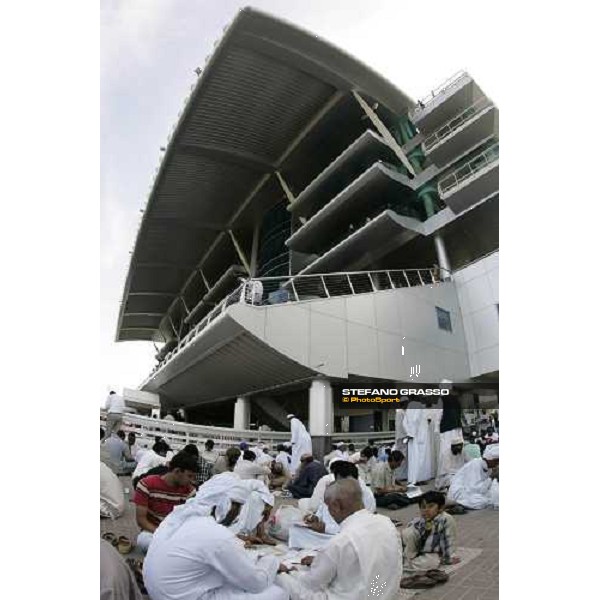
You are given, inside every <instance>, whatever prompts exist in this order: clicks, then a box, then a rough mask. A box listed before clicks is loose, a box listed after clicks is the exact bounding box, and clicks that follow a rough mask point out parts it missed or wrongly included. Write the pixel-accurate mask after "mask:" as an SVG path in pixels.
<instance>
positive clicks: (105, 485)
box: [100, 462, 125, 519]
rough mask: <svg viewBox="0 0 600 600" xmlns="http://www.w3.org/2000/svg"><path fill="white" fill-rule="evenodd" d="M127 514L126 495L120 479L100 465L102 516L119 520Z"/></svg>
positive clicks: (103, 465) (102, 464)
mask: <svg viewBox="0 0 600 600" xmlns="http://www.w3.org/2000/svg"><path fill="white" fill-rule="evenodd" d="M124 512H125V494H124V493H123V486H122V485H121V482H120V481H119V478H118V477H117V476H116V475H115V474H114V473H113V472H112V471H111V469H109V468H108V467H107V466H106V465H105V464H104V463H103V462H101V463H100V516H101V517H110V518H111V519H117V518H118V517H120V516H121V515H122V514H123V513H124Z"/></svg>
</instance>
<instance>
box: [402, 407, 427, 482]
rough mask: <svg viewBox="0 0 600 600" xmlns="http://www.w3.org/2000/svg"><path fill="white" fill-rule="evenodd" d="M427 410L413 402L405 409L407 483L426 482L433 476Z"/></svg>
mask: <svg viewBox="0 0 600 600" xmlns="http://www.w3.org/2000/svg"><path fill="white" fill-rule="evenodd" d="M427 410H428V409H427V408H425V406H423V404H421V403H420V402H418V401H416V400H413V401H412V402H410V403H409V404H408V406H407V407H406V415H405V416H404V429H405V430H406V434H407V436H408V438H409V439H408V477H407V478H408V483H410V484H413V485H414V484H416V483H418V482H419V481H427V480H429V479H431V477H432V475H433V466H432V461H433V457H432V443H431V435H430V431H429V422H428V421H427Z"/></svg>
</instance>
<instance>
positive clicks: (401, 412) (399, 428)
mask: <svg viewBox="0 0 600 600" xmlns="http://www.w3.org/2000/svg"><path fill="white" fill-rule="evenodd" d="M407 404H408V398H406V396H403V397H402V398H401V399H400V408H397V409H396V422H395V429H396V444H395V445H394V450H400V452H402V454H403V455H404V456H407V455H408V444H407V443H406V442H405V441H404V440H405V439H406V438H407V436H408V434H407V432H406V429H405V428H404V418H405V417H406V405H407ZM407 477H408V461H406V460H404V461H402V466H401V467H400V469H398V472H397V473H396V479H406V478H407Z"/></svg>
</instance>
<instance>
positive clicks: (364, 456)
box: [350, 446, 377, 485]
mask: <svg viewBox="0 0 600 600" xmlns="http://www.w3.org/2000/svg"><path fill="white" fill-rule="evenodd" d="M350 462H353V463H355V464H356V466H357V467H358V474H359V477H360V478H361V479H362V480H363V481H364V482H365V483H366V484H367V485H371V472H372V471H373V468H374V467H375V465H376V464H377V459H376V458H375V457H374V456H373V449H372V448H371V446H366V447H365V448H363V449H362V450H361V451H360V452H355V453H354V454H352V455H351V456H350Z"/></svg>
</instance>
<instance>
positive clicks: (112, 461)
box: [100, 431, 135, 475]
mask: <svg viewBox="0 0 600 600" xmlns="http://www.w3.org/2000/svg"><path fill="white" fill-rule="evenodd" d="M124 437H125V433H124V432H123V431H118V432H113V433H112V434H111V435H110V437H108V438H105V439H104V441H103V442H102V444H101V446H102V447H101V449H100V460H102V461H103V462H104V463H105V464H106V465H107V466H108V467H110V469H111V470H112V472H113V473H115V475H129V474H130V473H131V472H132V471H133V470H134V469H135V461H133V460H131V455H130V454H129V446H127V444H126V443H125V441H124V440H123V438H124Z"/></svg>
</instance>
